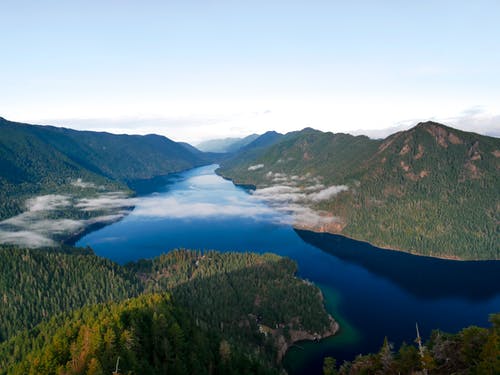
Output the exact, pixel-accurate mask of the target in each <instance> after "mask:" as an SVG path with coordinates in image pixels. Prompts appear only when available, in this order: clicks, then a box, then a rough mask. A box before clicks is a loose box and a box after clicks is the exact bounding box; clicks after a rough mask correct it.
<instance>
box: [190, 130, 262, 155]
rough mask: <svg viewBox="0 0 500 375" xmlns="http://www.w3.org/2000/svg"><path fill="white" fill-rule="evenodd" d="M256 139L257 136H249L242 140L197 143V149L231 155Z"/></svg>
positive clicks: (231, 139) (225, 139)
mask: <svg viewBox="0 0 500 375" xmlns="http://www.w3.org/2000/svg"><path fill="white" fill-rule="evenodd" d="M258 137H259V135H258V134H251V135H248V136H246V137H244V138H223V139H211V140H208V141H204V142H201V143H199V144H198V145H197V148H198V149H199V150H201V151H204V152H217V153H232V152H236V151H238V150H239V149H241V148H242V147H244V146H246V145H247V144H249V143H250V142H252V141H253V140H255V139H257V138H258Z"/></svg>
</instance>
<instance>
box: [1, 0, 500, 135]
mask: <svg viewBox="0 0 500 375" xmlns="http://www.w3.org/2000/svg"><path fill="white" fill-rule="evenodd" d="M0 10H2V13H3V14H4V15H5V17H4V22H2V24H1V25H0V42H1V43H2V46H3V52H4V54H5V56H8V58H4V59H2V61H0V82H2V87H3V90H2V92H1V93H0V103H1V104H0V113H2V114H3V115H4V117H6V118H9V119H12V121H18V122H25V123H34V124H50V125H53V126H62V127H69V128H73V129H76V130H93V131H106V132H110V133H115V134H117V133H121V134H159V135H164V136H166V137H168V138H171V139H173V140H176V141H185V142H189V143H191V144H198V143H200V142H201V141H205V140H210V139H220V138H228V137H233V138H240V137H243V136H245V135H248V134H252V133H259V134H262V133H264V132H265V131H267V130H271V129H274V130H276V131H278V132H280V133H286V132H290V131H294V130H298V129H303V128H306V127H312V128H315V129H318V130H321V131H331V132H334V133H338V132H344V133H350V134H355V135H359V134H366V135H369V136H371V137H376V138H380V137H384V136H387V135H388V134H391V133H393V132H395V131H399V130H405V129H408V128H410V127H412V126H414V125H415V124H417V123H418V122H422V121H428V120H429V121H436V122H439V123H443V124H445V125H447V126H451V127H454V128H457V129H460V130H465V131H473V132H476V133H480V134H486V135H492V136H496V137H498V136H499V135H500V104H499V103H500V52H499V51H500V48H499V45H498V44H499V40H500V27H499V26H498V22H497V20H496V17H495V15H496V14H498V13H499V12H500V4H499V3H497V2H495V1H487V0H482V1H477V2H474V3H470V2H467V1H456V2H448V1H438V2H435V1H424V2H419V3H415V4H404V5H402V4H401V5H400V4H397V3H395V2H393V1H381V2H378V3H376V4H375V3H374V2H369V1H361V2H359V3H356V4H346V3H343V2H335V1H334V2H325V1H319V0H316V1H313V2H308V3H307V4H303V3H301V2H298V1H292V2H286V3H285V2H282V1H277V0H274V1H270V2H269V1H267V2H263V1H257V2H253V3H252V4H238V3H232V2H228V1H214V2H207V3H205V2H203V3H200V2H196V1H188V2H183V3H177V2H171V3H170V2H169V3H165V2H160V1H151V2H148V4H143V3H142V4H140V3H138V2H134V1H132V0H126V1H120V2H117V1H110V2H106V3H102V2H97V1H86V2H82V1H77V2H71V3H60V2H56V1H49V2H44V3H43V4H40V3H39V2H35V1H30V0H26V1H19V2H8V3H4V4H2V5H1V6H0Z"/></svg>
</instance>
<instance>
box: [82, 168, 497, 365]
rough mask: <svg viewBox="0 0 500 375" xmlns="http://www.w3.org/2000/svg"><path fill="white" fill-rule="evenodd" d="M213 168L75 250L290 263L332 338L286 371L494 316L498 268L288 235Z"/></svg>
mask: <svg viewBox="0 0 500 375" xmlns="http://www.w3.org/2000/svg"><path fill="white" fill-rule="evenodd" d="M214 170H215V166H207V167H201V168H197V169H194V170H190V171H187V172H184V173H180V174H176V175H172V176H170V177H169V178H168V179H167V180H166V181H165V185H164V186H163V187H162V188H161V189H160V191H159V192H158V193H154V194H150V195H147V196H144V197H142V198H140V199H139V200H138V202H137V203H136V208H135V209H134V211H132V213H131V214H130V215H129V216H127V217H126V218H125V219H123V220H122V221H120V222H117V223H115V224H112V225H110V226H107V227H105V228H102V229H100V230H98V231H96V232H93V233H90V234H88V235H86V236H85V237H83V238H82V239H81V240H80V241H78V243H77V245H78V246H87V245H89V246H91V247H92V248H93V249H94V250H95V252H96V253H97V254H98V255H101V256H104V257H107V258H110V259H112V260H115V261H117V262H119V263H125V262H127V261H131V260H136V259H140V258H148V257H153V256H156V255H158V254H160V253H162V252H167V251H169V250H171V249H175V248H188V249H216V250H220V251H255V252H275V253H278V254H280V255H284V256H288V257H290V258H293V259H295V260H296V261H297V263H298V265H299V275H300V276H301V277H303V278H307V279H309V280H311V281H313V282H314V283H315V284H316V285H318V286H319V287H320V288H321V290H322V291H323V294H324V295H325V303H326V306H327V309H328V311H329V312H330V313H331V314H332V315H333V316H334V317H335V318H336V319H337V320H338V321H339V322H340V324H341V332H340V334H339V335H337V336H335V337H332V338H330V339H326V340H323V341H322V342H320V343H304V344H301V345H300V347H294V348H292V349H291V350H290V351H289V352H288V354H287V356H286V358H285V365H286V367H287V368H288V369H289V372H291V373H307V374H314V373H321V366H322V361H323V357H324V356H327V355H329V356H333V357H335V358H337V360H338V361H339V362H342V360H344V359H347V360H350V359H353V358H354V356H355V355H357V354H359V353H365V352H368V351H375V350H378V348H379V347H380V345H381V344H382V342H383V339H384V337H385V336H387V337H388V338H389V340H390V341H391V342H393V343H395V344H396V345H399V344H400V343H401V342H402V341H406V342H408V343H412V342H413V340H414V338H415V323H416V322H418V324H419V327H420V330H421V333H422V334H423V336H424V337H426V336H428V335H429V333H430V331H431V330H432V329H434V328H440V329H442V330H444V331H450V332H455V331H458V330H460V329H461V328H463V327H464V326H468V325H471V324H475V325H481V326H488V314H490V313H494V312H500V282H499V281H500V262H456V261H445V260H439V259H432V258H426V257H416V256H412V255H408V254H404V253H400V252H394V251H388V250H382V249H378V248H375V247H372V246H371V245H369V244H366V243H363V242H359V241H353V240H350V239H347V238H344V237H341V236H334V235H328V234H315V233H311V232H306V231H296V230H294V229H293V228H292V227H291V226H290V225H289V222H290V218H289V217H287V216H286V214H283V213H279V212H276V211H275V210H273V209H272V208H271V207H269V206H267V205H266V204H265V203H264V202H262V201H259V200H257V199H256V198H254V197H252V196H251V195H250V194H248V192H247V191H245V190H244V189H242V188H238V187H236V186H234V185H233V184H232V183H231V182H229V181H226V180H224V179H222V178H220V177H219V176H217V175H215V173H214Z"/></svg>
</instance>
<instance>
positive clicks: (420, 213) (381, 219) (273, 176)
mask: <svg viewBox="0 0 500 375" xmlns="http://www.w3.org/2000/svg"><path fill="white" fill-rule="evenodd" d="M256 141H258V139H257V140H256ZM247 156H248V155H243V154H242V155H236V156H235V157H234V158H233V159H232V160H229V161H228V162H224V163H223V164H222V166H221V168H220V169H219V171H218V173H220V174H222V175H223V176H225V177H227V178H231V179H233V180H234V181H235V182H237V183H243V184H250V185H255V186H257V187H258V188H259V189H257V191H256V192H255V193H254V194H256V195H257V196H260V197H262V198H263V199H266V200H268V201H269V202H271V203H273V204H276V203H277V204H283V202H285V204H286V205H288V207H289V208H290V211H291V212H298V208H297V207H296V206H297V205H299V206H301V207H307V208H310V209H311V210H313V213H314V214H315V215H314V216H313V215H311V214H310V212H308V215H302V216H303V217H301V216H300V215H297V220H296V226H297V227H300V228H307V229H312V230H316V231H328V232H332V233H340V234H343V235H346V236H349V237H353V238H356V239H360V240H366V241H369V242H371V243H373V244H375V245H377V246H379V247H388V248H393V249H400V250H403V251H409V252H412V253H416V254H424V255H431V256H437V257H446V258H460V259H500V246H499V245H498V244H499V237H498V231H499V229H498V225H499V224H498V223H499V222H500V203H499V194H498V187H499V186H500V175H499V172H498V171H499V169H500V164H499V162H500V160H499V157H500V140H499V139H498V138H492V137H487V136H482V135H479V134H475V133H468V132H463V131H459V130H456V129H453V128H449V127H446V126H444V125H441V124H437V123H433V122H427V123H421V124H418V125H417V126H415V127H414V128H412V129H410V130H408V131H404V132H399V133H396V134H393V135H391V136H389V137H387V138H386V139H384V140H371V139H369V138H367V137H364V136H358V137H354V136H351V135H347V134H332V133H323V132H320V131H315V130H312V129H304V130H302V131H300V132H293V133H289V134H286V135H285V136H283V137H282V138H281V139H280V140H279V141H278V142H276V143H275V144H272V145H270V146H268V147H264V148H263V149H260V151H259V152H258V153H255V154H253V155H251V156H250V157H247ZM271 187H272V188H273V189H270V188H271ZM284 194H286V195H284Z"/></svg>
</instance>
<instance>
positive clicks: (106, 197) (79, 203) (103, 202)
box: [0, 192, 137, 247]
mask: <svg viewBox="0 0 500 375" xmlns="http://www.w3.org/2000/svg"><path fill="white" fill-rule="evenodd" d="M75 202H76V203H75ZM136 202H137V200H135V199H127V198H126V195H125V194H124V193H122V192H112V193H107V194H101V195H100V196H99V197H97V198H94V199H91V198H85V199H81V200H77V199H75V198H73V197H70V196H68V195H56V194H49V195H42V196H38V197H34V198H30V199H28V200H27V201H26V207H27V209H28V210H27V211H25V212H23V213H21V214H19V215H16V216H13V217H11V218H9V219H6V220H3V221H0V243H5V244H15V245H19V246H27V247H41V246H54V245H55V242H54V240H53V239H52V238H53V237H54V236H57V235H64V234H70V233H77V232H79V231H81V230H82V229H83V228H85V227H86V226H88V225H91V224H94V223H99V222H105V223H108V222H113V221H116V220H118V219H120V218H122V217H123V216H124V215H125V211H119V212H116V210H117V209H119V208H123V207H129V206H131V205H133V204H135V203H136ZM74 203H75V204H74ZM72 204H74V207H78V208H80V209H82V210H83V211H93V210H105V211H111V212H112V213H111V214H108V215H102V216H98V217H94V218H91V219H87V220H73V219H58V218H51V215H53V211H55V210H60V209H64V208H66V207H69V206H71V205H72Z"/></svg>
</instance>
